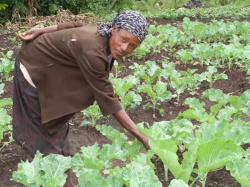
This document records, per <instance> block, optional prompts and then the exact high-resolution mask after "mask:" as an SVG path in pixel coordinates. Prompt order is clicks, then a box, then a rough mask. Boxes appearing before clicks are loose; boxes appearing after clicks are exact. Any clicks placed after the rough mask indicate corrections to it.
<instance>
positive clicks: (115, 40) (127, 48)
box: [97, 11, 148, 59]
mask: <svg viewBox="0 0 250 187" xmlns="http://www.w3.org/2000/svg"><path fill="white" fill-rule="evenodd" d="M97 27H98V32H99V34H100V35H101V36H110V40H109V47H110V51H111V54H112V56H113V57H114V58H115V59H119V58H121V57H123V56H125V55H127V54H130V53H132V52H133V50H134V49H135V48H136V47H137V46H138V45H139V44H140V43H141V42H142V41H143V40H144V39H145V37H146V35H147V33H148V24H147V21H146V19H145V18H144V17H143V16H142V15H141V14H139V13H138V12H135V11H125V12H122V13H119V14H117V15H116V17H115V18H114V19H113V21H112V23H108V24H106V23H103V22H98V23H97Z"/></svg>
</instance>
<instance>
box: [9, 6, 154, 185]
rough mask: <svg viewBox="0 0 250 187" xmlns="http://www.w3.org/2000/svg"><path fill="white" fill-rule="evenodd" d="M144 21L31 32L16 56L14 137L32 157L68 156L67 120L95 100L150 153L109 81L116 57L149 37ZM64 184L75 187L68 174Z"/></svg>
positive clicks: (129, 18)
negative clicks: (40, 154) (52, 154)
mask: <svg viewBox="0 0 250 187" xmlns="http://www.w3.org/2000/svg"><path fill="white" fill-rule="evenodd" d="M147 28H148V26H147V22H146V19H145V18H144V17H143V16H142V15H140V14H139V13H137V12H135V11H125V12H122V13H120V14H118V15H117V16H116V17H115V18H114V20H113V21H112V23H111V24H105V23H102V22H100V23H98V24H97V26H96V25H93V24H88V25H83V24H82V23H79V22H68V23H63V24H59V25H55V26H50V27H45V28H33V29H31V30H29V31H27V32H25V33H23V34H19V37H20V38H21V40H23V41H24V42H23V44H22V47H21V49H20V51H19V55H18V56H17V58H16V64H15V75H14V96H13V136H14V138H15V139H16V140H17V141H18V142H19V143H20V144H21V145H22V146H23V147H24V148H25V149H27V150H28V152H29V153H30V154H31V155H32V156H34V154H35V153H36V151H37V150H39V151H40V152H41V153H42V154H43V155H48V154H50V153H57V154H62V155H65V156H68V155H69V148H68V139H67V136H68V130H69V126H68V124H67V121H68V120H69V119H70V118H71V117H72V116H73V115H74V114H75V113H76V112H79V111H81V110H83V109H85V108H87V107H89V106H90V105H91V104H93V102H94V101H97V103H98V105H99V107H100V109H101V111H102V113H103V115H111V114H112V115H113V116H114V117H115V118H116V120H117V121H118V122H119V123H120V124H121V125H122V126H123V127H124V128H126V129H127V130H128V131H129V132H130V133H132V134H133V135H134V136H135V137H136V138H137V139H138V140H140V141H141V142H142V144H143V145H144V147H145V148H146V149H147V150H148V149H149V144H148V143H149V138H148V137H146V136H144V135H143V134H142V133H141V132H140V131H139V130H138V129H137V127H136V126H135V124H134V122H133V121H132V120H131V119H130V117H129V116H128V115H127V113H126V112H125V111H124V110H123V109H122V107H121V105H120V103H119V101H118V99H117V98H116V97H115V95H114V92H113V87H112V84H111V82H110V81H109V79H108V75H109V72H110V70H111V68H112V65H113V61H114V59H116V60H118V59H120V58H122V57H124V56H125V55H128V54H130V53H132V52H133V51H134V49H135V48H136V47H138V46H139V45H140V43H141V42H142V41H143V40H144V38H145V37H146V35H147ZM68 175H69V177H68V180H67V182H66V184H65V186H73V184H72V183H71V181H70V179H69V178H70V172H68Z"/></svg>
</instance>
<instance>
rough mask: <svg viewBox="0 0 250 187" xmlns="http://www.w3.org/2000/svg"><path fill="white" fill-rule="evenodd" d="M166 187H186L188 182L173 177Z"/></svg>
mask: <svg viewBox="0 0 250 187" xmlns="http://www.w3.org/2000/svg"><path fill="white" fill-rule="evenodd" d="M168 187H188V184H187V183H185V182H184V181H183V180H180V179H173V180H171V182H170V185H169V186H168Z"/></svg>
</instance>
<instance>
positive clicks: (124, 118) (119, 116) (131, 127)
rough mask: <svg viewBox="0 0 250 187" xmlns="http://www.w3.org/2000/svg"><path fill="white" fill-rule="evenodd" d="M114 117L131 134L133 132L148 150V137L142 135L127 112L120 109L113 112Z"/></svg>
mask: <svg viewBox="0 0 250 187" xmlns="http://www.w3.org/2000/svg"><path fill="white" fill-rule="evenodd" d="M114 117H115V118H116V120H117V121H118V122H119V123H120V124H121V125H122V126H123V127H124V128H125V129H127V130H128V131H129V132H130V133H131V134H133V135H134V136H135V137H136V138H137V139H138V140H139V141H141V142H142V144H143V145H144V147H145V148H146V149H147V150H148V149H149V140H150V139H149V138H148V137H147V136H145V135H143V134H142V133H141V132H140V131H139V129H138V128H137V127H136V125H135V124H134V122H133V121H132V120H131V119H130V117H129V116H128V114H127V113H126V112H125V111H124V110H121V111H119V112H117V113H115V114H114Z"/></svg>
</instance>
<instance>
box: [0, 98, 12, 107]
mask: <svg viewBox="0 0 250 187" xmlns="http://www.w3.org/2000/svg"><path fill="white" fill-rule="evenodd" d="M8 105H12V99H10V98H3V99H0V108H3V107H5V106H8Z"/></svg>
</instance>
